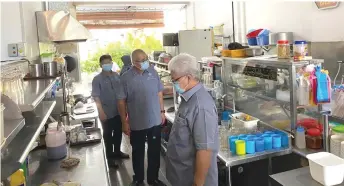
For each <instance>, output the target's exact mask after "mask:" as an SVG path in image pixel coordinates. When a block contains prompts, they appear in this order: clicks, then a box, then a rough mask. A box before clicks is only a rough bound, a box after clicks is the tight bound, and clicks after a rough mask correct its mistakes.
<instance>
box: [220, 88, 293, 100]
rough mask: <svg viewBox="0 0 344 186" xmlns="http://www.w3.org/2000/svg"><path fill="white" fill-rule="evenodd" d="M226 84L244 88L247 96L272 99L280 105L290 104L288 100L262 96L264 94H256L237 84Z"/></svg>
mask: <svg viewBox="0 0 344 186" xmlns="http://www.w3.org/2000/svg"><path fill="white" fill-rule="evenodd" d="M227 86H230V87H233V88H238V89H241V90H244V91H245V92H244V94H246V95H248V96H251V97H256V98H259V99H262V100H264V101H274V102H276V103H278V104H280V105H290V102H288V101H282V100H278V99H276V98H272V97H269V96H264V95H261V94H257V93H255V92H252V91H250V90H248V89H245V88H241V87H240V86H238V85H233V84H227Z"/></svg>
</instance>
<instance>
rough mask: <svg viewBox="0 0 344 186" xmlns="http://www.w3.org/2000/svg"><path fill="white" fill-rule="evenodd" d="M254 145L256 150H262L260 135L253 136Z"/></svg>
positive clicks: (262, 139) (262, 140) (262, 141)
mask: <svg viewBox="0 0 344 186" xmlns="http://www.w3.org/2000/svg"><path fill="white" fill-rule="evenodd" d="M254 141H255V145H256V150H255V151H256V152H262V151H264V138H262V137H255V138H254Z"/></svg>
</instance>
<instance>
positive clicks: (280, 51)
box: [277, 40, 290, 59]
mask: <svg viewBox="0 0 344 186" xmlns="http://www.w3.org/2000/svg"><path fill="white" fill-rule="evenodd" d="M277 43H278V44H277V57H278V59H289V58H290V46H289V41H288V40H279V41H278V42H277Z"/></svg>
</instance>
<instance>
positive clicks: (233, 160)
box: [164, 99, 292, 167]
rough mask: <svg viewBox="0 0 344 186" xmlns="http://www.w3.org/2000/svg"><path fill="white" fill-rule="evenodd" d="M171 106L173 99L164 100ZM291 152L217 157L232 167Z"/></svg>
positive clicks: (169, 117)
mask: <svg viewBox="0 0 344 186" xmlns="http://www.w3.org/2000/svg"><path fill="white" fill-rule="evenodd" d="M171 105H173V99H172V102H171V100H164V106H165V109H166V107H170V106H171ZM165 115H166V119H167V120H169V121H170V122H172V123H173V121H174V118H175V113H174V112H172V113H166V114H165ZM291 152H292V148H291V147H289V148H284V149H278V150H271V151H266V152H261V153H256V154H252V155H244V156H237V155H232V154H231V153H230V152H229V151H219V153H218V155H217V157H218V158H219V159H220V160H221V161H223V162H224V163H225V164H226V166H227V167H230V166H235V165H240V164H244V163H249V162H253V161H257V160H261V159H266V158H269V157H273V156H282V155H286V154H290V153H291Z"/></svg>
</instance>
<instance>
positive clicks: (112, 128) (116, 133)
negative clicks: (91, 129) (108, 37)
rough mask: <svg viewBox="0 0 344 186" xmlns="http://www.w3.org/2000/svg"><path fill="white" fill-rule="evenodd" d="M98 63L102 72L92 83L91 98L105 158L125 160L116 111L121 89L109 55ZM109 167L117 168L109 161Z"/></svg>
mask: <svg viewBox="0 0 344 186" xmlns="http://www.w3.org/2000/svg"><path fill="white" fill-rule="evenodd" d="M99 62H100V66H101V67H102V72H101V73H99V74H98V75H96V76H95V77H94V79H93V81H92V96H93V98H94V100H95V102H96V105H97V109H98V113H99V118H100V121H101V123H102V127H103V138H104V142H105V148H106V157H107V159H108V160H113V158H126V159H127V158H129V155H128V154H125V153H123V152H121V151H120V147H121V142H122V123H121V118H120V116H119V113H118V110H117V95H118V94H119V91H120V87H121V84H120V79H119V75H118V74H117V73H116V72H113V71H112V66H113V62H112V58H111V56H110V55H103V56H101V57H100V59H99ZM113 147H114V148H113ZM109 166H112V167H115V168H117V167H118V166H117V165H116V164H115V162H114V161H109Z"/></svg>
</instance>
